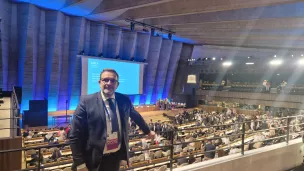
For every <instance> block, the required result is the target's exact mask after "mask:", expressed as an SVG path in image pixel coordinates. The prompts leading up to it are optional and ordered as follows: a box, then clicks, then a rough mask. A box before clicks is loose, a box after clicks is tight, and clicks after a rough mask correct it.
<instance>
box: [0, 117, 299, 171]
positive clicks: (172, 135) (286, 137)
mask: <svg viewBox="0 0 304 171" xmlns="http://www.w3.org/2000/svg"><path fill="white" fill-rule="evenodd" d="M295 117H298V116H292V117H284V118H280V119H287V126H281V127H278V128H270V129H264V130H257V131H252V132H251V131H250V132H249V131H247V132H246V131H245V125H246V123H248V122H240V123H234V125H236V124H238V125H239V126H240V127H241V130H240V131H241V133H236V134H232V135H224V136H216V137H211V138H208V137H205V138H204V137H203V138H202V139H200V140H193V141H189V142H179V143H174V135H177V134H178V132H180V131H187V130H189V129H188V128H185V129H172V130H169V131H161V132H159V133H169V134H170V135H171V136H170V137H171V139H170V140H171V143H169V144H167V145H163V146H160V145H159V146H153V147H149V148H145V149H136V150H130V151H129V152H130V153H135V152H140V151H148V150H153V149H158V148H160V149H163V148H170V152H171V154H170V156H169V157H168V160H167V162H169V163H170V170H172V167H173V162H174V160H176V159H179V158H183V157H185V156H182V157H175V158H174V155H173V154H174V146H176V145H183V144H189V143H194V142H202V141H206V140H216V139H221V138H226V137H231V136H238V137H240V136H241V138H238V141H240V140H241V142H240V144H236V145H233V146H231V145H225V147H223V148H218V149H215V150H212V151H211V150H210V151H207V152H216V151H219V150H226V149H231V148H235V147H241V154H242V155H244V151H245V150H244V146H245V144H253V143H257V142H268V141H272V140H275V139H280V138H285V139H286V143H287V144H288V142H289V136H290V135H293V134H302V133H304V131H300V132H295V133H291V132H290V128H291V127H292V126H300V125H304V123H300V124H293V125H291V124H289V123H290V121H291V119H292V118H295ZM250 122H251V121H250ZM229 125H231V124H229ZM212 127H219V125H215V126H209V127H195V128H192V129H201V128H212ZM280 128H287V132H286V134H285V135H282V136H276V137H272V138H267V139H265V140H261V141H252V140H251V141H252V142H251V141H250V142H246V143H245V142H244V140H245V139H246V137H245V136H246V135H253V134H255V133H258V132H264V131H269V130H276V129H280ZM140 135H143V134H138V135H130V136H129V137H132V136H140ZM198 138H200V137H198ZM233 143H236V142H231V144H233ZM67 145H70V143H69V142H67V143H62V144H55V145H44V146H37V147H23V148H19V149H11V150H2V151H0V154H3V153H10V152H17V151H27V150H38V151H39V158H40V157H41V155H42V154H41V149H42V148H52V147H62V146H67ZM197 154H202V155H203V154H205V152H201V153H197ZM197 154H195V155H197ZM69 163H71V162H67V163H66V164H69ZM161 163H162V162H161ZM62 164H63V163H55V164H54V165H51V166H50V165H47V166H42V165H41V162H40V161H39V162H38V167H36V168H29V169H23V170H33V169H38V170H40V169H41V168H47V167H52V166H60V165H62ZM155 164H157V163H148V164H145V165H144V166H150V165H155ZM144 166H138V167H129V168H124V169H122V170H130V169H134V168H139V167H144Z"/></svg>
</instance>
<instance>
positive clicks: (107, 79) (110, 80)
mask: <svg viewBox="0 0 304 171" xmlns="http://www.w3.org/2000/svg"><path fill="white" fill-rule="evenodd" d="M101 81H102V82H104V83H108V82H111V83H117V80H116V79H110V78H103V79H101Z"/></svg>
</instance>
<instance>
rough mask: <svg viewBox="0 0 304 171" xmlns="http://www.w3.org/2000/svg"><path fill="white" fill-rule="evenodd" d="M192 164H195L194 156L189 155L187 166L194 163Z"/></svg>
mask: <svg viewBox="0 0 304 171" xmlns="http://www.w3.org/2000/svg"><path fill="white" fill-rule="evenodd" d="M194 162H195V157H194V155H192V154H191V155H190V156H189V162H188V163H189V164H192V163H194Z"/></svg>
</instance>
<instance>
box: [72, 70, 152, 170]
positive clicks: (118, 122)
mask: <svg viewBox="0 0 304 171" xmlns="http://www.w3.org/2000/svg"><path fill="white" fill-rule="evenodd" d="M118 79H119V76H118V74H117V72H116V71H115V70H113V69H104V70H103V71H102V72H101V74H100V80H99V85H100V88H101V91H100V92H97V93H94V94H91V95H88V96H86V97H84V98H82V99H81V101H80V103H79V104H78V107H77V109H76V111H75V114H74V118H73V122H72V129H71V133H70V134H71V135H70V143H71V149H72V155H73V161H74V163H73V167H74V168H77V171H118V170H119V164H120V161H121V160H127V161H128V159H129V153H128V149H129V144H128V139H129V138H128V129H129V126H128V120H129V117H130V118H131V119H132V120H133V121H134V122H135V123H136V124H137V125H138V126H139V128H140V129H141V130H142V131H143V132H144V133H145V134H148V135H149V137H150V138H154V137H155V133H154V132H153V131H150V129H149V127H148V126H147V124H146V122H145V121H144V119H143V118H142V116H141V115H140V114H139V113H138V112H137V111H135V109H134V108H133V106H132V103H131V101H130V99H129V98H128V97H127V96H125V95H123V94H120V93H116V92H115V90H116V89H117V87H118V85H119V82H118ZM130 86H131V85H130Z"/></svg>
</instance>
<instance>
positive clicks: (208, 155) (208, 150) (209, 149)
mask: <svg viewBox="0 0 304 171" xmlns="http://www.w3.org/2000/svg"><path fill="white" fill-rule="evenodd" d="M213 150H215V145H213V143H212V140H208V143H207V144H206V145H205V157H204V159H205V160H209V159H214V157H215V151H213Z"/></svg>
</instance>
